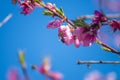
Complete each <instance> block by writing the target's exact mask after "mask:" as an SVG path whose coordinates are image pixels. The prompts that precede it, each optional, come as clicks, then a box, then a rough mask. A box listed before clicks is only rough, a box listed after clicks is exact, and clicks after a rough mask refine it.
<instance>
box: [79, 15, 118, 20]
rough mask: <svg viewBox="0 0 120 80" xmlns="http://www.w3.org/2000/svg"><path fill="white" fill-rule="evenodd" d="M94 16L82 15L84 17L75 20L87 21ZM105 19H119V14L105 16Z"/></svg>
mask: <svg viewBox="0 0 120 80" xmlns="http://www.w3.org/2000/svg"><path fill="white" fill-rule="evenodd" d="M93 17H94V15H84V16H80V17H78V18H77V19H87V20H91V19H93ZM106 17H107V18H108V19H120V14H107V15H106Z"/></svg>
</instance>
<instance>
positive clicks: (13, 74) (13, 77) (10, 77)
mask: <svg viewBox="0 0 120 80" xmlns="http://www.w3.org/2000/svg"><path fill="white" fill-rule="evenodd" d="M7 80H18V74H17V71H16V70H14V69H11V70H10V71H9V72H8V74H7Z"/></svg>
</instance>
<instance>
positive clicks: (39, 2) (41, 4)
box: [36, 0, 44, 6]
mask: <svg viewBox="0 0 120 80" xmlns="http://www.w3.org/2000/svg"><path fill="white" fill-rule="evenodd" d="M36 2H37V3H38V4H39V5H40V6H44V3H43V2H42V1H40V0H36Z"/></svg>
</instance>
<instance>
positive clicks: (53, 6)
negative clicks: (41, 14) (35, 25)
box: [46, 3, 56, 11]
mask: <svg viewBox="0 0 120 80" xmlns="http://www.w3.org/2000/svg"><path fill="white" fill-rule="evenodd" d="M46 7H48V8H49V9H51V10H52V11H56V6H55V4H52V3H47V4H46Z"/></svg>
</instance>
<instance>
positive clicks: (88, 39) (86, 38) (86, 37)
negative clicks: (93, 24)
mask: <svg viewBox="0 0 120 80" xmlns="http://www.w3.org/2000/svg"><path fill="white" fill-rule="evenodd" d="M96 37H97V33H96V31H88V32H86V33H84V34H83V46H90V45H91V44H93V43H94V42H95V41H96Z"/></svg>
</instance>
